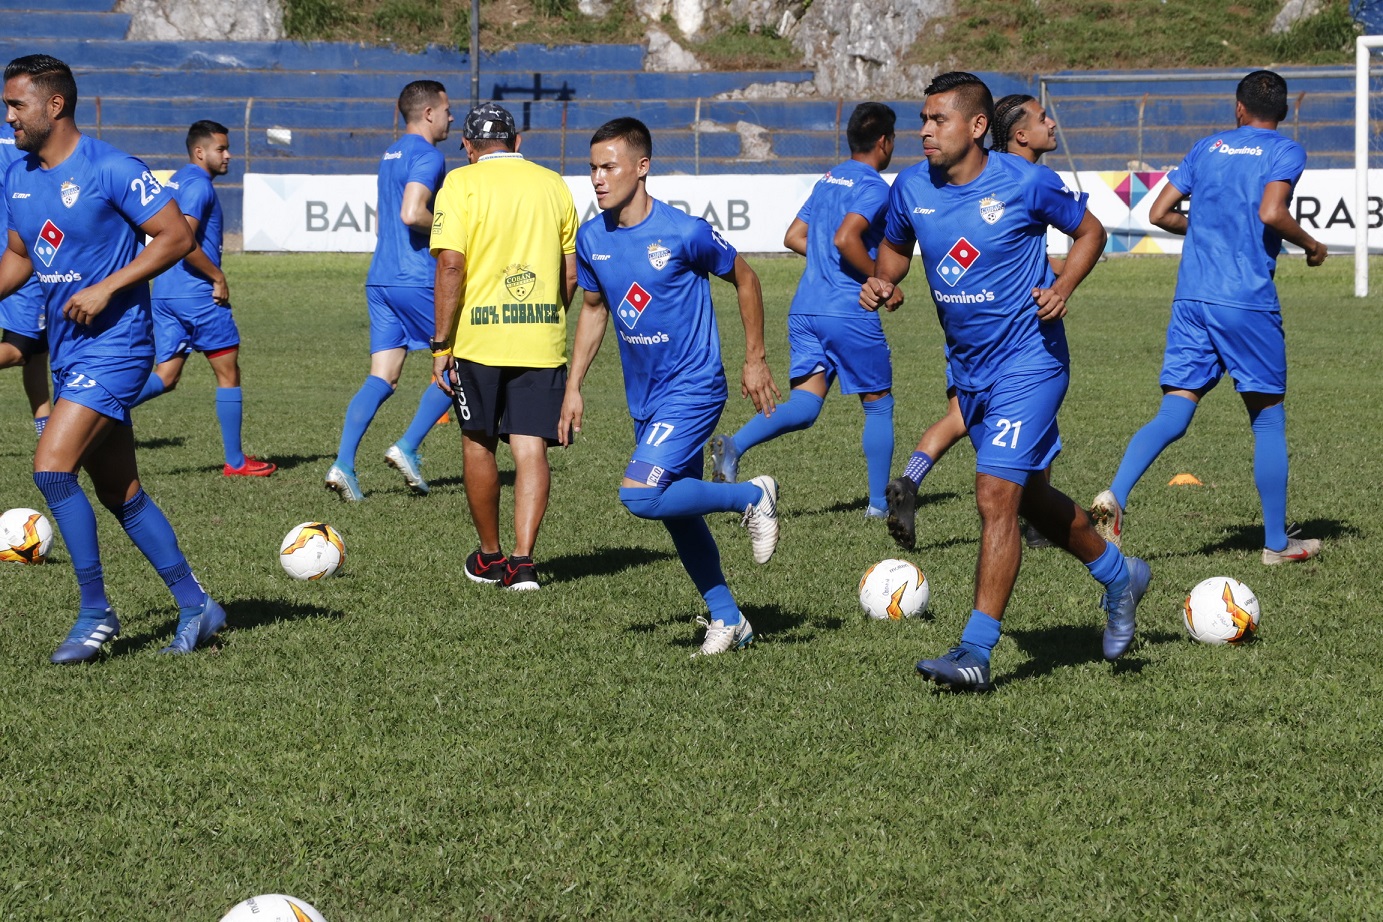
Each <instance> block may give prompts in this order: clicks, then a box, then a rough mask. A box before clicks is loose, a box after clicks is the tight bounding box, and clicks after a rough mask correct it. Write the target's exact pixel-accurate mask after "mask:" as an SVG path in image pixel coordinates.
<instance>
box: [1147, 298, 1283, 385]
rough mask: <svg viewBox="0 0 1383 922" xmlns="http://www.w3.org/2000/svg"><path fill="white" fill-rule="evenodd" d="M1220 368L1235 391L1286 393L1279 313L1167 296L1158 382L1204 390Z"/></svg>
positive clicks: (1217, 376) (1219, 374)
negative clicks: (1170, 299) (1168, 304)
mask: <svg viewBox="0 0 1383 922" xmlns="http://www.w3.org/2000/svg"><path fill="white" fill-rule="evenodd" d="M1225 372H1228V373H1229V375H1230V376H1231V377H1232V378H1234V389H1235V390H1236V391H1238V392H1239V393H1241V394H1245V393H1249V394H1285V393H1287V338H1286V336H1285V334H1284V333H1283V331H1282V313H1281V312H1280V311H1255V310H1246V309H1244V308H1242V307H1228V306H1226V305H1223V304H1207V303H1205V302H1204V301H1190V300H1179V301H1173V302H1172V320H1171V322H1170V323H1169V324H1167V349H1166V352H1164V353H1163V357H1162V375H1161V377H1160V378H1159V379H1158V381H1159V383H1161V385H1162V386H1163V387H1170V388H1176V389H1178V390H1187V391H1198V390H1201V389H1205V390H1210V389H1211V388H1213V387H1214V386H1215V385H1216V384H1218V383H1219V381H1220V378H1221V377H1223V376H1224V374H1225Z"/></svg>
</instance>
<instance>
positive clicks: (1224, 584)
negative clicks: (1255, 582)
mask: <svg viewBox="0 0 1383 922" xmlns="http://www.w3.org/2000/svg"><path fill="white" fill-rule="evenodd" d="M1182 613H1183V615H1184V617H1185V621H1186V632H1187V633H1188V634H1190V635H1191V636H1192V637H1193V638H1195V639H1196V640H1199V641H1200V642H1201V643H1209V644H1222V643H1227V644H1241V643H1247V642H1248V641H1250V640H1252V639H1253V637H1254V635H1255V634H1256V633H1257V632H1258V617H1259V611H1258V597H1257V596H1255V595H1254V594H1253V590H1252V589H1250V588H1249V587H1248V586H1245V585H1244V584H1243V583H1241V582H1239V581H1238V580H1237V579H1234V578H1233V577H1229V576H1215V577H1211V578H1210V579H1208V580H1205V581H1204V582H1202V583H1200V584H1199V585H1197V586H1196V588H1195V589H1192V590H1191V594H1190V595H1188V596H1187V597H1186V604H1185V605H1184V606H1183V609H1182Z"/></svg>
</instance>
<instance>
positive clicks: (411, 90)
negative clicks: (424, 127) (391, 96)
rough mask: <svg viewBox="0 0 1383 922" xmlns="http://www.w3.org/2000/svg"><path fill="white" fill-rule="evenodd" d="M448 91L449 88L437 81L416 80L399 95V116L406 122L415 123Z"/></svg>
mask: <svg viewBox="0 0 1383 922" xmlns="http://www.w3.org/2000/svg"><path fill="white" fill-rule="evenodd" d="M446 91H447V88H446V87H444V86H442V84H440V83H438V82H437V81H436V80H414V81H413V82H412V83H410V84H408V86H406V87H404V88H403V92H401V93H399V115H402V116H403V120H404V121H405V122H411V121H413V120H414V119H416V118H418V117H419V116H421V115H422V114H423V110H424V109H426V108H427V107H428V106H430V105H432V104H433V103H434V102H436V100H437V97H438V96H440V95H441V94H443V93H445V92H446Z"/></svg>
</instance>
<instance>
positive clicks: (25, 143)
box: [14, 124, 53, 154]
mask: <svg viewBox="0 0 1383 922" xmlns="http://www.w3.org/2000/svg"><path fill="white" fill-rule="evenodd" d="M20 130H21V131H23V132H24V134H23V137H22V138H21V137H19V136H16V137H15V139H14V146H15V147H17V148H19V149H20V150H22V151H25V152H26V153H30V154H32V153H34V152H35V151H39V150H42V149H43V145H44V144H46V143H47V141H48V136H49V135H50V134H52V133H53V126H52V124H45V125H43V126H38V125H21V126H20Z"/></svg>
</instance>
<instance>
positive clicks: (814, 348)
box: [788, 308, 893, 394]
mask: <svg viewBox="0 0 1383 922" xmlns="http://www.w3.org/2000/svg"><path fill="white" fill-rule="evenodd" d="M859 314H860V316H859V317H838V316H835V315H831V314H789V315H788V350H789V352H790V353H791V355H792V365H791V368H790V370H789V372H788V377H789V379H790V380H791V381H800V380H801V379H803V378H806V377H809V376H811V375H813V374H816V373H817V372H819V371H824V372H825V373H826V386H827V387H830V386H831V382H832V381H834V380H835V379H836V378H839V379H840V392H841V393H842V394H877V393H879V392H880V391H886V390H890V389H892V387H893V362H892V360H891V359H890V354H889V349H888V340H887V339H885V338H884V325H883V323H882V322H881V321H880V320H879V315H878V314H876V313H874V312H872V311H866V310H864V309H863V308H861V309H860V311H859Z"/></svg>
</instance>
